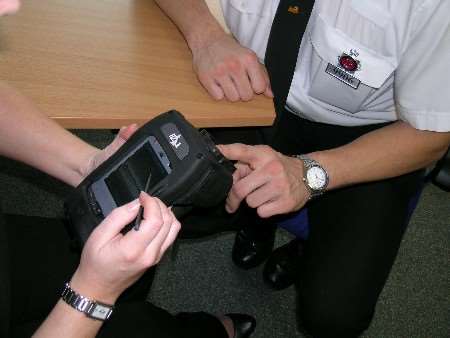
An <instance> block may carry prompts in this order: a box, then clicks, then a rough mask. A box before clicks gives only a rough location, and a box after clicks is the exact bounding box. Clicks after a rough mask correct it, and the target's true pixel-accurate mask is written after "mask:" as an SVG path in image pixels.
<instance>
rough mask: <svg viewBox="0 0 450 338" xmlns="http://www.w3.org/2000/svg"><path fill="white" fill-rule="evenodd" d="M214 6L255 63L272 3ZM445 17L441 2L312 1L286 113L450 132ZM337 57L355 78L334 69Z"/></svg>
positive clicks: (449, 45)
mask: <svg viewBox="0 0 450 338" xmlns="http://www.w3.org/2000/svg"><path fill="white" fill-rule="evenodd" d="M220 1H221V5H222V10H223V14H224V17H225V21H226V23H227V26H228V28H229V29H230V31H231V33H232V34H233V35H234V37H235V38H236V39H237V40H238V41H239V42H240V43H241V44H242V45H243V46H245V47H248V48H250V49H252V50H253V51H254V52H255V53H256V54H257V55H258V57H259V59H260V61H261V62H263V60H264V54H265V50H266V46H267V40H268V37H269V33H270V27H271V24H272V21H273V18H274V16H275V12H276V10H277V7H278V3H279V0H220ZM449 13H450V1H449V0H316V2H315V5H314V9H313V13H312V15H311V18H310V21H309V24H308V27H307V29H306V32H305V34H304V36H303V40H302V44H301V47H300V51H299V55H298V61H297V66H296V70H295V73H294V78H293V81H292V85H291V90H290V92H289V96H288V99H287V106H288V109H289V110H291V111H292V112H293V113H295V114H298V115H300V116H302V117H304V118H307V119H309V120H312V121H317V122H322V123H329V124H336V125H342V126H357V125H367V124H374V123H381V122H388V121H396V120H404V121H407V122H408V123H409V124H411V125H412V126H414V127H415V128H417V129H422V130H432V131H450V15H449ZM343 54H347V55H350V56H351V57H352V58H353V59H354V60H356V61H357V62H358V64H359V66H358V70H356V71H354V72H346V71H345V70H344V69H343V68H342V67H340V66H339V61H338V60H339V58H340V57H341V56H342V55H343ZM348 79H350V80H348ZM355 87H356V88H355Z"/></svg>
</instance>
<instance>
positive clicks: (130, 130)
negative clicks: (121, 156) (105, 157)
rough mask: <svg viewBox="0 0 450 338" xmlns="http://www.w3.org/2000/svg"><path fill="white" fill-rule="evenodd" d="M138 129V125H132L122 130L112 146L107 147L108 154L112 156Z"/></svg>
mask: <svg viewBox="0 0 450 338" xmlns="http://www.w3.org/2000/svg"><path fill="white" fill-rule="evenodd" d="M137 129H138V126H137V124H135V123H134V124H131V125H129V126H126V127H122V128H120V130H119V132H118V133H117V135H116V137H115V138H114V140H113V141H112V142H111V144H110V145H109V146H108V147H107V148H108V153H109V154H110V155H112V154H114V153H115V152H116V151H117V149H119V148H120V147H121V146H122V145H123V144H124V143H125V142H126V141H128V139H129V138H130V137H131V135H133V134H134V133H135V132H136V130H137Z"/></svg>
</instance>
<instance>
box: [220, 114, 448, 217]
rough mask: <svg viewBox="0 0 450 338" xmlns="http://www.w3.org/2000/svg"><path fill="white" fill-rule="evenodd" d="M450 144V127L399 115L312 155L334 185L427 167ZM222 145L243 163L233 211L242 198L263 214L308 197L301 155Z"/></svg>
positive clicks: (231, 202) (286, 209)
mask: <svg viewBox="0 0 450 338" xmlns="http://www.w3.org/2000/svg"><path fill="white" fill-rule="evenodd" d="M449 144H450V132H432V131H421V130H417V129H415V128H413V127H412V126H410V125H409V124H407V123H405V122H400V121H399V122H396V123H394V124H392V125H389V126H387V127H384V128H381V129H378V130H376V131H373V132H370V133H368V134H366V135H363V136H361V137H359V138H358V139H356V140H355V141H353V142H351V143H349V144H347V145H345V146H342V147H338V148H334V149H330V150H326V151H318V152H313V153H311V154H309V156H310V157H311V158H313V159H315V160H316V161H318V162H319V163H320V164H321V165H322V166H323V167H324V168H325V169H326V170H327V171H328V173H329V176H330V181H329V185H328V189H329V190H330V189H336V188H339V187H343V186H347V185H353V184H357V183H362V182H370V181H375V180H381V179H386V178H390V177H395V176H399V175H402V174H405V173H408V172H411V171H414V170H417V169H420V168H423V167H426V166H428V165H430V164H432V163H433V162H436V161H437V160H439V159H440V158H441V156H442V155H443V154H444V153H445V151H446V150H447V148H448V146H449ZM220 149H221V151H222V152H223V153H224V155H225V156H226V157H227V158H229V159H231V160H237V161H239V163H240V164H239V166H238V170H237V171H236V172H235V174H234V178H235V182H234V185H233V188H232V189H231V191H230V194H229V196H228V199H227V210H228V211H229V212H234V211H235V210H236V209H237V207H238V206H239V204H240V203H241V202H242V200H244V199H245V200H246V202H247V203H248V205H249V206H251V207H253V208H257V209H258V214H259V215H260V216H262V217H269V216H272V215H275V214H281V213H287V212H290V211H294V210H298V209H300V208H302V207H303V206H304V204H305V203H306V202H307V201H308V198H309V192H308V191H307V189H306V187H305V185H304V184H303V183H302V177H303V165H302V163H301V161H300V160H299V159H297V158H293V157H289V156H285V155H282V154H280V153H278V152H276V151H274V150H273V149H271V148H269V147H265V146H256V147H252V146H246V145H240V144H234V145H222V146H220Z"/></svg>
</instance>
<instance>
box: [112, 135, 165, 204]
mask: <svg viewBox="0 0 450 338" xmlns="http://www.w3.org/2000/svg"><path fill="white" fill-rule="evenodd" d="M166 176H167V170H166V169H165V168H164V167H163V166H162V164H161V160H160V159H159V158H158V156H157V155H156V154H155V152H154V151H153V149H152V146H151V145H150V143H148V142H146V143H144V144H143V146H142V147H140V148H139V149H138V150H137V151H136V152H135V153H134V154H133V155H131V156H130V157H129V158H128V159H127V160H126V161H125V162H124V163H122V164H121V165H120V167H119V168H117V169H116V170H115V171H113V172H112V173H111V174H110V175H109V176H108V177H107V178H106V179H105V183H106V185H107V186H108V189H109V191H110V192H111V195H112V197H113V199H114V201H115V202H116V204H117V205H118V206H120V205H123V204H125V203H128V202H131V201H132V200H134V199H135V198H137V197H138V196H139V193H140V191H142V190H144V188H145V184H146V183H147V179H149V177H150V184H149V188H150V189H151V188H152V187H153V186H155V185H156V184H157V183H158V182H160V181H161V180H162V179H164V177H166Z"/></svg>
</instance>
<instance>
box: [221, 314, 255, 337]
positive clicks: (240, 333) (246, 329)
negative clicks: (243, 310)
mask: <svg viewBox="0 0 450 338" xmlns="http://www.w3.org/2000/svg"><path fill="white" fill-rule="evenodd" d="M225 316H227V317H228V318H230V319H231V321H232V322H233V326H234V336H233V337H234V338H248V337H250V336H251V334H252V333H253V332H254V331H255V328H256V319H255V318H253V317H252V316H249V315H244V314H240V313H228V314H226V315H225Z"/></svg>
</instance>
